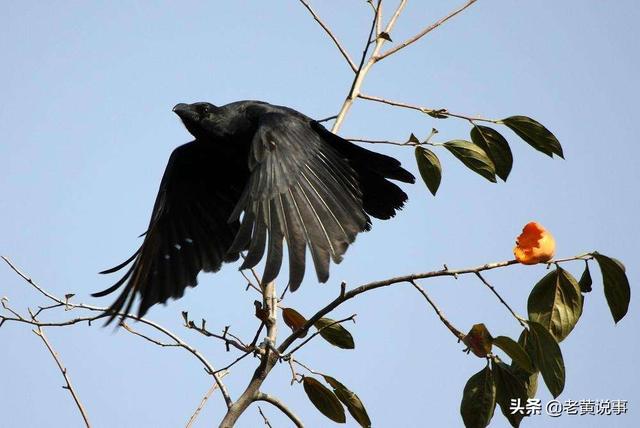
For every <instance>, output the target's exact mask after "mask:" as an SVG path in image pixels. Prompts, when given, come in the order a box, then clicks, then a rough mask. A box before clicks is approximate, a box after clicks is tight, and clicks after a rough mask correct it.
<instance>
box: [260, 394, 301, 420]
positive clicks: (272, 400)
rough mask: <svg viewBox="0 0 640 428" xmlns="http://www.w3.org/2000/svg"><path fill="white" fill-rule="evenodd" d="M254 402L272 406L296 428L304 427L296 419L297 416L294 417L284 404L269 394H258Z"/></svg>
mask: <svg viewBox="0 0 640 428" xmlns="http://www.w3.org/2000/svg"><path fill="white" fill-rule="evenodd" d="M255 400H256V401H266V402H267V403H270V404H273V405H274V406H275V407H277V408H278V409H279V410H280V411H281V412H282V413H284V414H285V415H287V417H288V418H289V419H291V422H293V423H294V424H295V426H296V427H298V428H304V425H303V423H302V421H301V420H300V418H298V416H296V414H295V413H293V412H292V411H291V409H289V408H288V407H287V405H286V404H284V403H283V402H282V401H280V400H279V399H278V398H277V397H274V396H273V395H269V394H265V393H263V392H259V393H258V394H257V395H256V398H255Z"/></svg>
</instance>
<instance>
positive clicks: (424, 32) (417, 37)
mask: <svg viewBox="0 0 640 428" xmlns="http://www.w3.org/2000/svg"><path fill="white" fill-rule="evenodd" d="M475 2H476V0H468V1H467V2H466V3H465V4H463V5H462V6H460V7H459V8H457V9H456V10H454V11H452V12H451V13H449V14H448V15H447V16H445V17H443V18H440V19H439V20H437V21H436V22H434V23H433V24H431V25H429V26H428V27H426V28H425V29H424V30H422V31H420V32H419V33H418V34H416V35H415V36H413V37H411V38H409V39H407V40H405V41H404V42H402V43H400V44H399V45H397V46H394V47H392V48H391V49H389V50H388V51H386V52H385V53H383V54H381V55H378V56H377V57H375V58H374V60H375V61H380V60H381V59H384V58H386V57H388V56H389V55H392V54H394V53H396V52H398V51H399V50H400V49H403V48H406V47H407V46H409V45H410V44H412V43H414V42H417V41H418V40H420V39H421V38H422V37H424V36H425V35H427V34H428V33H430V32H431V31H433V30H434V29H436V28H438V27H439V26H441V25H442V24H444V23H445V22H447V21H448V20H449V19H451V18H453V17H454V16H456V15H457V14H459V13H460V12H462V11H463V10H465V9H466V8H468V7H469V6H471V5H472V4H473V3H475Z"/></svg>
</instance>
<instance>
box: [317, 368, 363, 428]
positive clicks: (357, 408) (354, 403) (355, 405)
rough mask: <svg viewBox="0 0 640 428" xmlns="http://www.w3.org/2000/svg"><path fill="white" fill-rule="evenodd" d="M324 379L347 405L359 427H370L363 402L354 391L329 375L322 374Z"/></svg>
mask: <svg viewBox="0 0 640 428" xmlns="http://www.w3.org/2000/svg"><path fill="white" fill-rule="evenodd" d="M323 377H324V380H325V381H327V383H328V384H329V385H331V387H332V388H333V392H334V393H335V394H336V396H338V398H339V399H340V401H342V403H343V404H344V405H345V406H346V407H347V410H348V411H349V413H351V416H353V419H355V420H356V421H357V422H358V423H359V424H360V426H361V427H363V428H369V427H371V420H370V419H369V415H368V414H367V410H366V409H365V408H364V404H362V401H361V400H360V398H359V397H358V396H357V395H356V393H355V392H353V391H351V390H349V388H347V387H346V386H344V385H343V384H342V383H340V382H339V381H338V380H336V379H335V378H333V377H331V376H327V375H323Z"/></svg>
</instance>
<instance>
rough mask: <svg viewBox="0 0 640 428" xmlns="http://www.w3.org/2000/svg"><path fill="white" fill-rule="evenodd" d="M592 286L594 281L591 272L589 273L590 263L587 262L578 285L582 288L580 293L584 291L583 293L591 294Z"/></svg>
mask: <svg viewBox="0 0 640 428" xmlns="http://www.w3.org/2000/svg"><path fill="white" fill-rule="evenodd" d="M592 284H593V280H592V279H591V272H589V262H585V266H584V272H582V276H581V277H580V281H578V285H579V286H580V291H582V292H583V293H589V292H591V285H592Z"/></svg>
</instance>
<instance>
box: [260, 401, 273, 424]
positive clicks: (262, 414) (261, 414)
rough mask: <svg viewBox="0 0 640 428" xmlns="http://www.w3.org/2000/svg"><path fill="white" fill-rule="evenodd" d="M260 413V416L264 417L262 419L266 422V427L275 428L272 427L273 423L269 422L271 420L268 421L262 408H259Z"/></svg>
mask: <svg viewBox="0 0 640 428" xmlns="http://www.w3.org/2000/svg"><path fill="white" fill-rule="evenodd" d="M258 412H260V416H262V419H263V420H264V425H265V426H266V427H268V428H273V426H272V425H271V422H269V419H267V417H266V416H265V414H264V413H263V412H262V409H261V408H260V406H258Z"/></svg>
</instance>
